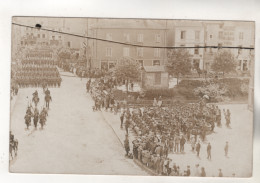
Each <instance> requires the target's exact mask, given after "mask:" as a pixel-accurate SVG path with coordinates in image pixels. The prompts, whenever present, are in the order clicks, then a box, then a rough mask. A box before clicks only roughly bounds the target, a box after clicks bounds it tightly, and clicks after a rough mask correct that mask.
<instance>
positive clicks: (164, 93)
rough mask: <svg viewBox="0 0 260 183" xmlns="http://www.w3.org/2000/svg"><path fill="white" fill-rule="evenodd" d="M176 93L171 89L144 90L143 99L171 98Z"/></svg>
mask: <svg viewBox="0 0 260 183" xmlns="http://www.w3.org/2000/svg"><path fill="white" fill-rule="evenodd" d="M175 95H176V92H175V91H174V89H173V88H171V89H149V90H145V96H144V98H145V99H148V100H153V99H154V98H157V99H158V98H159V97H160V96H161V97H162V98H163V99H164V98H173V97H174V96H175Z"/></svg>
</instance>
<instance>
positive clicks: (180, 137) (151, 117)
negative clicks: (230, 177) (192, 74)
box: [86, 78, 231, 176]
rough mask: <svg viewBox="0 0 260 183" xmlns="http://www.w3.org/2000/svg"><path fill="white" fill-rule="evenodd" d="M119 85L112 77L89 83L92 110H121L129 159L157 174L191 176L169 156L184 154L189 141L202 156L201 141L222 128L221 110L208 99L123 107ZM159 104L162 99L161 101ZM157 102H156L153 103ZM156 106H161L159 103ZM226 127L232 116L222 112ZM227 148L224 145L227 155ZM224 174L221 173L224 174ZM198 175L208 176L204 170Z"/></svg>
mask: <svg viewBox="0 0 260 183" xmlns="http://www.w3.org/2000/svg"><path fill="white" fill-rule="evenodd" d="M116 85H117V83H116V82H115V81H114V80H113V79H112V78H109V79H107V78H101V79H96V80H95V81H93V82H91V80H89V81H88V82H87V84H86V89H87V91H90V92H91V95H92V97H93V99H94V101H95V106H94V107H93V109H95V110H99V109H101V107H104V108H105V109H109V108H110V109H111V111H112V110H114V112H117V111H119V110H120V109H121V114H120V121H121V123H120V128H123V126H124V128H125V131H126V138H125V141H124V147H125V151H126V156H128V157H131V155H132V156H133V157H134V159H136V160H138V161H140V162H141V163H142V164H144V165H145V166H147V167H149V168H150V169H152V170H153V171H154V172H155V173H156V174H158V175H174V176H190V175H191V170H190V166H189V165H188V166H187V169H186V170H183V172H181V171H180V168H179V167H178V166H177V165H176V164H174V165H173V167H170V162H171V161H172V159H170V158H169V157H168V154H169V153H174V154H180V153H181V154H182V153H185V144H186V143H187V142H189V143H190V144H191V147H192V151H196V155H197V156H200V149H201V142H203V141H205V140H206V136H207V135H208V134H210V133H212V132H214V128H215V126H221V125H222V124H221V118H222V111H221V110H220V108H219V107H218V106H217V105H215V104H207V103H206V102H205V100H204V99H203V100H201V101H200V102H198V103H180V102H176V103H174V104H173V105H172V106H169V107H161V105H153V106H152V107H132V108H129V107H128V106H127V105H125V106H124V107H123V105H121V102H118V101H116V100H115V99H114V97H113V87H114V86H116ZM158 101H160V98H159V99H158ZM153 103H155V102H153ZM156 104H158V102H157V100H156ZM122 107H123V108H124V109H123V110H122ZM223 113H224V117H225V119H226V125H227V126H228V125H229V124H230V116H231V113H230V111H229V110H227V111H225V110H223ZM129 128H132V129H133V131H134V132H135V133H136V135H137V136H136V139H135V140H134V141H133V142H132V144H133V154H131V153H130V145H129V139H128V133H129ZM211 148H212V147H211V144H210V143H208V144H207V147H206V149H207V159H209V160H211ZM226 149H228V148H227V146H225V152H226ZM221 174H222V173H221ZM196 176H206V172H205V168H204V167H202V168H201V171H200V173H199V174H198V175H196Z"/></svg>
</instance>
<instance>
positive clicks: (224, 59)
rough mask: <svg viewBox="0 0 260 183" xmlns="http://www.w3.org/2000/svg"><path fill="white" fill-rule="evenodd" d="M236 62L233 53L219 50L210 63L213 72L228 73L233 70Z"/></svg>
mask: <svg viewBox="0 0 260 183" xmlns="http://www.w3.org/2000/svg"><path fill="white" fill-rule="evenodd" d="M235 67H236V63H235V58H234V56H233V54H232V53H231V52H230V51H226V50H224V51H220V52H219V53H218V54H217V55H216V56H215V57H214V61H213V63H212V65H211V69H212V70H213V71H215V72H222V73H223V75H224V74H225V73H230V72H232V71H235Z"/></svg>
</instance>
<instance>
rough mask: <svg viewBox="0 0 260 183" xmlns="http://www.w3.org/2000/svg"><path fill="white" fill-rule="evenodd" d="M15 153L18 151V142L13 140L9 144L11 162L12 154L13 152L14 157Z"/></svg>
mask: <svg viewBox="0 0 260 183" xmlns="http://www.w3.org/2000/svg"><path fill="white" fill-rule="evenodd" d="M17 151H18V140H17V139H15V140H13V141H11V142H10V143H9V154H10V156H11V158H12V160H13V159H14V157H13V152H14V156H15V157H16V156H17Z"/></svg>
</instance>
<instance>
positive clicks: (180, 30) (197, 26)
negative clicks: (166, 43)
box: [169, 20, 204, 70]
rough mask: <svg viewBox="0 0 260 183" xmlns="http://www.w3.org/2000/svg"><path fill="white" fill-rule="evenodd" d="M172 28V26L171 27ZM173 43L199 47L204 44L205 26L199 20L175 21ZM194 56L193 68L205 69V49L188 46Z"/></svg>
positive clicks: (177, 45)
mask: <svg viewBox="0 0 260 183" xmlns="http://www.w3.org/2000/svg"><path fill="white" fill-rule="evenodd" d="M169 28H170V29H171V27H169ZM172 29H173V39H174V41H173V45H172V46H175V47H198V46H202V47H203V46H204V28H203V24H202V23H201V22H198V21H184V20H179V21H174V24H173V27H172ZM187 50H188V51H189V53H190V55H191V56H192V58H191V59H192V63H191V64H192V68H193V69H194V70H196V69H197V68H200V69H203V56H204V54H203V51H204V50H203V49H202V48H187Z"/></svg>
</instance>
